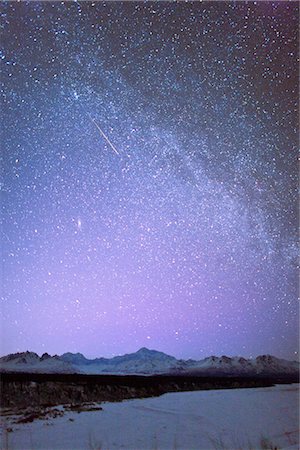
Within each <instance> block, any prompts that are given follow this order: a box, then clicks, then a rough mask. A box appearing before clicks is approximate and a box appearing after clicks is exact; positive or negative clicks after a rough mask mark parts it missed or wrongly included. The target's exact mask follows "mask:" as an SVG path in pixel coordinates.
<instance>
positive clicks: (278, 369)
mask: <svg viewBox="0 0 300 450" xmlns="http://www.w3.org/2000/svg"><path fill="white" fill-rule="evenodd" d="M0 367H1V370H2V371H11V372H41V373H55V372H57V373H86V374H100V373H103V374H138V373H139V374H149V375H150V374H157V373H168V372H173V373H176V372H180V373H184V372H185V371H187V372H191V373H193V372H195V373H196V374H197V373H200V372H201V373H210V374H212V373H215V374H217V373H228V374H230V375H234V374H235V375H239V374H252V375H255V374H265V375H272V374H275V375H276V374H292V375H296V374H298V373H299V363H298V362H296V361H286V360H284V359H279V358H276V357H275V356H271V355H262V356H258V357H257V358H256V359H248V360H247V359H244V358H240V357H232V358H229V357H227V356H221V357H217V356H210V357H208V358H205V359H203V360H201V361H193V360H188V361H185V360H178V359H176V358H174V357H173V356H170V355H166V354H165V353H163V352H158V351H156V350H149V349H147V348H141V349H140V350H138V351H137V352H135V353H130V354H126V355H123V356H116V357H114V358H110V359H107V358H96V359H93V360H90V359H87V358H85V357H84V356H83V355H82V354H81V353H76V354H73V353H65V354H64V355H61V356H50V355H48V354H44V355H43V356H42V357H41V358H40V357H39V356H38V355H37V354H36V353H33V352H26V353H16V354H13V355H8V356H4V357H2V358H0Z"/></svg>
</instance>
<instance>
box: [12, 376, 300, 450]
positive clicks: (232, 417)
mask: <svg viewBox="0 0 300 450" xmlns="http://www.w3.org/2000/svg"><path fill="white" fill-rule="evenodd" d="M298 404H299V385H296V384H293V385H277V386H274V387H271V388H256V389H236V390H211V391H196V392H180V393H169V394H165V395H162V396H161V397H154V398H147V399H134V400H127V401H123V402H122V403H104V404H102V407H103V411H93V412H82V413H77V412H66V413H65V414H64V416H62V417H57V418H55V419H49V420H48V421H42V420H37V421H34V422H33V423H29V424H18V425H14V424H13V425H12V424H11V421H12V418H11V417H8V418H7V419H6V427H12V428H13V431H12V432H11V433H7V434H6V435H5V436H4V437H5V439H6V438H8V444H9V447H8V448H10V449H12V450H32V449H35V450H38V449H43V450H47V449H48V450H58V449H59V450H67V449H72V450H79V449H80V450H82V449H87V450H90V449H100V448H101V449H103V450H104V449H105V450H113V449H114V450H133V449H135V450H136V449H139V450H146V449H149V450H150V449H151V450H153V449H157V450H162V449H164V450H167V449H170V450H173V449H177V450H193V449H197V450H199V449H203V450H209V449H214V450H215V449H218V448H220V449H228V450H234V449H245V450H249V449H250V448H251V449H261V445H260V442H261V439H262V438H267V439H268V440H269V441H271V442H272V444H273V445H274V446H278V447H279V448H280V449H281V450H283V449H290V450H291V449H293V450H296V449H298V446H299V435H298V419H299V417H298ZM70 419H73V421H70ZM4 448H6V447H4Z"/></svg>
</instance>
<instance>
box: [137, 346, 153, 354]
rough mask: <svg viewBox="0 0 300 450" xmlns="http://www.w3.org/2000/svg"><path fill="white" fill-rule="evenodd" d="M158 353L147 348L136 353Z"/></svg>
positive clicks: (142, 348)
mask: <svg viewBox="0 0 300 450" xmlns="http://www.w3.org/2000/svg"><path fill="white" fill-rule="evenodd" d="M152 352H156V350H149V348H147V347H141V348H140V349H139V350H138V351H137V352H136V353H152Z"/></svg>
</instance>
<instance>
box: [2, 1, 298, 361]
mask: <svg viewBox="0 0 300 450" xmlns="http://www.w3.org/2000/svg"><path fill="white" fill-rule="evenodd" d="M1 10H2V22H1V34H2V39H1V43H2V50H1V62H2V69H1V73H2V77H1V82H2V87H1V97H2V118H1V123H2V127H1V128H2V130H1V132H2V136H1V141H2V149H3V151H2V155H3V162H2V179H3V183H2V220H3V224H2V229H1V232H2V254H3V263H2V271H3V273H2V280H3V283H2V292H1V325H2V327H1V328H2V330H1V354H7V353H11V352H16V351H25V350H32V351H36V352H38V353H40V354H41V353H43V352H48V353H50V354H55V353H57V354H61V353H63V352H66V351H72V352H82V353H84V354H85V355H86V356H87V357H96V356H113V355H116V354H123V353H125V352H133V351H136V350H137V349H139V348H140V347H142V346H146V347H148V348H154V349H156V350H160V351H164V352H166V353H169V354H172V355H174V356H176V357H183V358H188V357H192V358H195V359H201V358H203V357H205V356H209V355H211V354H216V355H222V354H226V355H228V356H231V355H242V356H246V357H250V356H253V357H255V356H257V355H258V354H263V353H271V354H274V355H275V356H279V357H284V358H288V359H297V349H298V343H297V337H298V304H297V293H298V285H297V267H296V263H297V184H298V183H297V182H298V180H297V146H298V131H297V126H298V120H297V108H298V62H297V57H298V35H297V29H298V18H299V14H298V4H297V2H219V3H218V2H201V3H200V2H188V3H185V2H180V3H176V2H124V3H123V2H94V3H92V2H53V3H52V2H20V3H17V2H2V4H1Z"/></svg>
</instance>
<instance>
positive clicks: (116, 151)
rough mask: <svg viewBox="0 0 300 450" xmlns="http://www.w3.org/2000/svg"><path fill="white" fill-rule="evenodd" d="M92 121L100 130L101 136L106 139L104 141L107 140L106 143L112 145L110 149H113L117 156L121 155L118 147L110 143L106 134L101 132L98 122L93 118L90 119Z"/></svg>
mask: <svg viewBox="0 0 300 450" xmlns="http://www.w3.org/2000/svg"><path fill="white" fill-rule="evenodd" d="M90 119H91V121H92V122H93V123H94V125H95V126H96V127H97V128H98V130H99V131H100V133H101V135H102V136H103V137H104V139H105V140H106V142H107V143H108V144H109V145H110V147H111V148H112V149H113V151H114V152H115V153H116V154H117V155H120V153H119V152H118V150H117V149H116V147H115V146H114V145H113V144H112V142H110V140H109V139H108V137H107V136H106V134H105V133H104V132H103V131H102V130H101V128H100V127H99V125H98V124H97V122H96V120H95V119H93V118H92V117H91V118H90Z"/></svg>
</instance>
